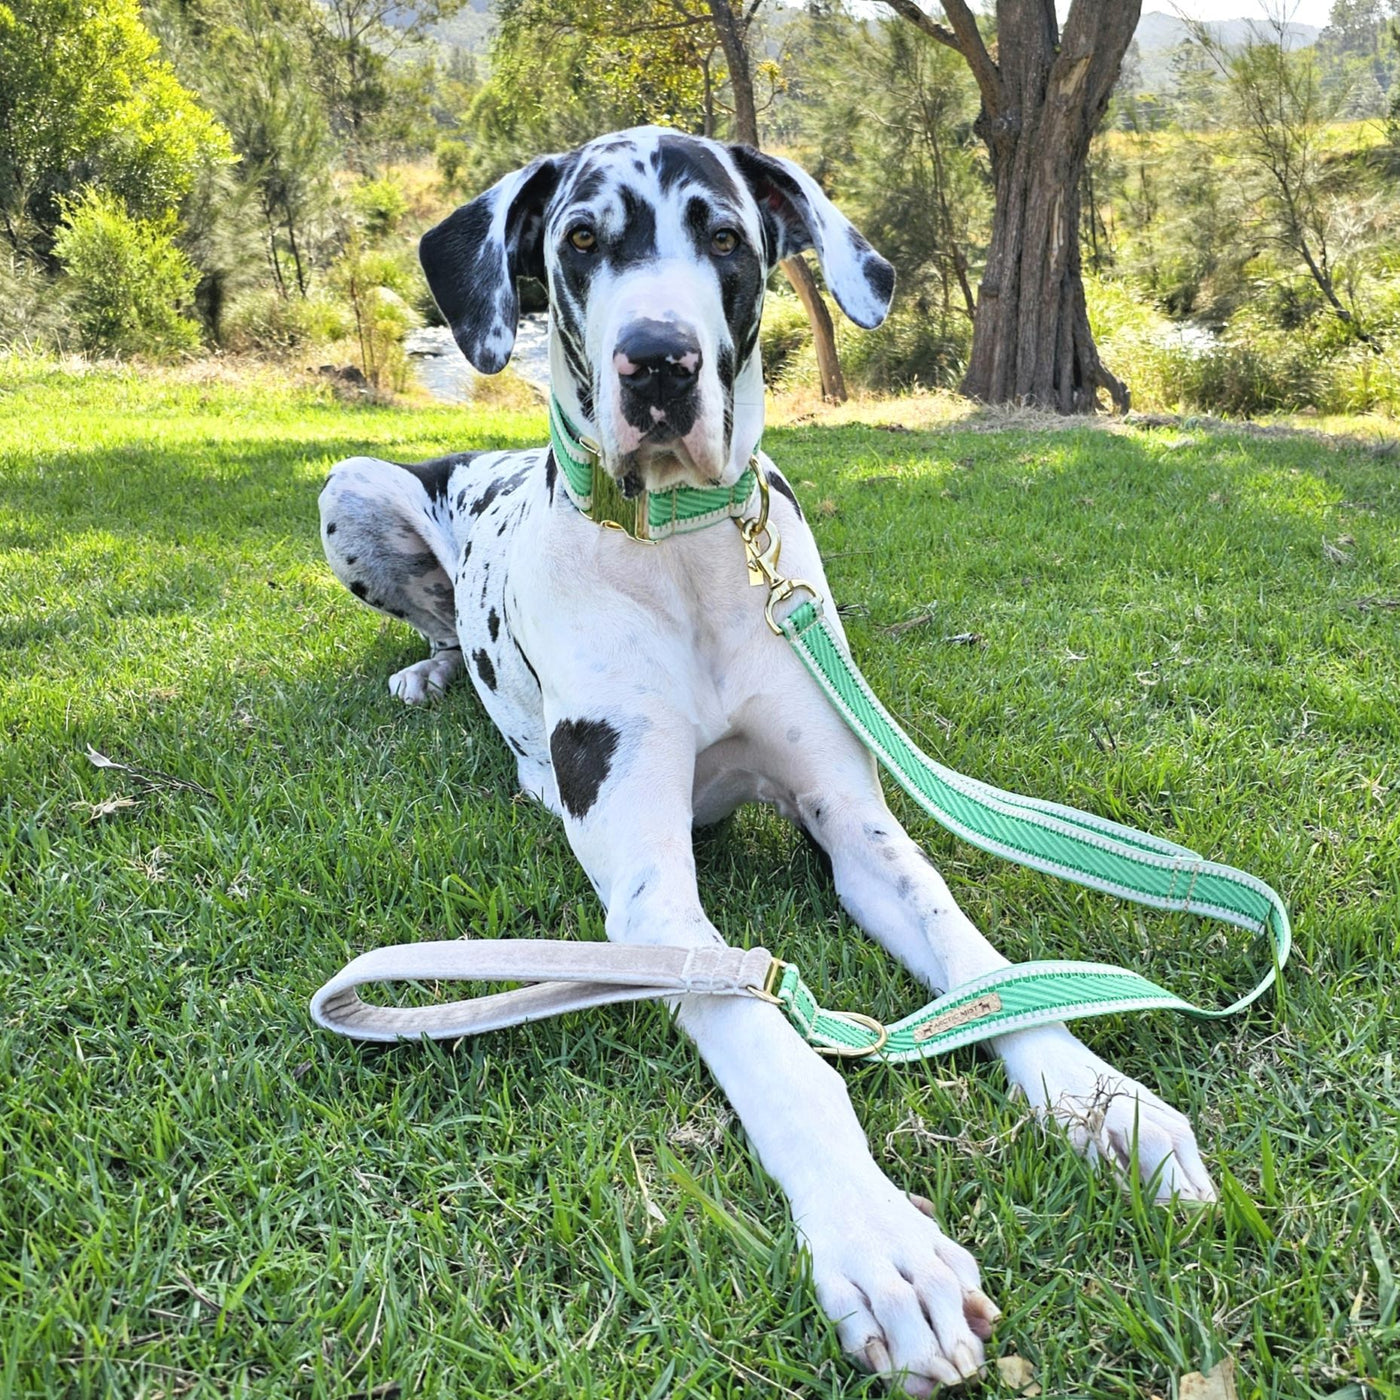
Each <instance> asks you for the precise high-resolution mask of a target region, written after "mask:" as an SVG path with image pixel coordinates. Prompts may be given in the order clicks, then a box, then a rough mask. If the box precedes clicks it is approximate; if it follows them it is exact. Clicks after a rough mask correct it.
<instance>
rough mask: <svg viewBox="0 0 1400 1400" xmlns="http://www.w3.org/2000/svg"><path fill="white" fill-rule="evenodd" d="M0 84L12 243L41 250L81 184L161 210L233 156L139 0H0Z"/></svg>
mask: <svg viewBox="0 0 1400 1400" xmlns="http://www.w3.org/2000/svg"><path fill="white" fill-rule="evenodd" d="M0 94H3V106H4V108H5V109H7V110H8V112H9V113H10V114H12V116H11V118H10V119H6V120H3V121H0V219H3V229H4V233H5V235H6V237H7V238H8V239H9V242H10V244H11V247H12V248H14V249H16V250H18V249H20V248H21V247H33V248H34V249H36V250H37V251H38V252H39V253H40V254H44V255H46V254H47V253H48V251H49V248H50V245H51V242H52V239H53V235H54V232H55V230H56V229H57V227H58V224H59V221H60V219H61V217H62V211H63V207H64V200H65V199H66V198H68V197H70V196H72V195H74V194H76V193H77V192H78V190H79V189H80V188H83V187H87V186H95V187H98V188H101V189H104V190H106V191H108V192H109V193H110V194H112V195H113V196H115V197H117V198H119V199H120V200H121V201H122V202H123V203H124V204H125V206H126V207H127V208H128V209H130V210H131V211H132V213H133V214H134V215H136V216H138V217H141V218H147V219H159V218H161V217H162V216H164V215H165V214H166V213H168V212H170V211H172V210H174V209H176V208H177V207H178V206H179V204H180V202H181V200H183V199H184V197H185V196H186V195H187V194H188V193H189V192H190V190H191V188H192V187H193V185H194V182H195V180H196V178H197V177H198V175H199V173H200V171H201V170H203V169H206V168H207V167H209V166H210V165H213V164H217V163H220V162H226V161H228V160H230V159H231V158H232V153H231V150H230V145H229V138H228V133H227V132H226V131H225V130H224V129H223V128H222V127H221V126H220V125H219V124H218V123H217V122H216V121H215V120H214V118H213V116H211V115H210V113H209V112H208V111H206V110H205V109H204V108H203V107H201V106H200V105H199V103H198V102H197V101H196V100H195V98H194V96H193V95H192V94H191V93H190V92H189V91H188V90H187V89H186V88H185V87H184V86H182V84H181V83H180V82H179V80H178V79H177V78H176V76H175V73H174V71H173V69H172V68H171V67H170V65H169V64H168V63H166V62H165V61H164V60H163V59H162V58H161V57H160V56H159V46H158V44H157V41H156V39H155V37H154V36H153V35H152V34H151V33H150V31H149V30H148V29H146V27H145V26H144V25H143V24H142V21H141V10H140V5H139V3H138V0H0ZM20 114H22V116H23V119H22V120H16V119H13V118H14V117H15V116H18V115H20Z"/></svg>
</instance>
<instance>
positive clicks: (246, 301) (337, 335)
mask: <svg viewBox="0 0 1400 1400" xmlns="http://www.w3.org/2000/svg"><path fill="white" fill-rule="evenodd" d="M222 325H223V343H224V344H225V345H226V346H227V347H228V348H229V349H230V350H235V351H241V352H243V353H249V354H259V353H266V352H268V351H273V352H277V353H285V352H287V351H291V350H300V349H302V348H304V347H306V346H312V345H323V344H327V343H328V342H330V341H333V340H341V339H343V338H344V337H345V336H348V335H350V334H351V333H352V332H353V330H354V327H355V322H354V317H353V316H352V315H351V314H350V311H349V309H348V308H347V307H345V306H343V305H342V304H341V303H340V302H338V301H335V300H333V299H331V298H330V297H327V296H316V295H313V296H309V297H299V296H285V297H284V296H282V295H280V294H279V293H278V292H276V291H275V290H273V289H272V288H271V287H267V288H260V289H258V290H256V291H252V292H246V293H244V294H243V295H241V296H239V297H238V298H236V299H235V301H234V302H233V304H232V305H231V306H230V307H229V308H228V309H227V310H226V311H225V312H224V315H223V321H222Z"/></svg>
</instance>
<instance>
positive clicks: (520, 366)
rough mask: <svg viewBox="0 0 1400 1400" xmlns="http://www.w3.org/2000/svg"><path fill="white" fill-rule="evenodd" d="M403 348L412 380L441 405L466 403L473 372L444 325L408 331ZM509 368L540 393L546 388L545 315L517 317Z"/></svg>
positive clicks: (547, 384)
mask: <svg viewBox="0 0 1400 1400" xmlns="http://www.w3.org/2000/svg"><path fill="white" fill-rule="evenodd" d="M403 347H404V349H405V350H406V351H407V352H408V357H409V361H410V363H411V364H412V366H413V372H414V377H415V378H416V379H417V380H418V382H419V383H420V384H421V385H422V386H423V387H424V388H425V389H426V390H427V391H428V392H429V393H430V394H431V395H432V396H433V397H434V398H435V399H438V400H440V401H441V402H442V403H470V402H471V397H472V384H473V382H474V381H475V379H476V377H477V374H476V371H475V370H474V369H473V368H472V367H471V366H470V365H469V364H468V363H467V361H466V358H465V356H464V355H463V354H462V352H461V351H460V350H459V349H458V348H457V342H456V341H455V340H453V339H452V332H451V331H450V330H448V329H447V327H446V326H424V327H423V328H422V330H416V331H409V333H408V334H407V335H406V336H405V337H404V342H403ZM510 367H511V368H512V369H513V370H514V371H515V372H516V373H517V374H518V375H519V376H520V377H521V378H522V379H524V380H526V381H527V382H528V383H530V384H534V385H536V386H537V387H538V388H540V389H542V390H547V389H548V388H549V313H548V312H545V311H532V312H529V313H527V314H526V315H524V316H522V317H521V318H520V329H519V330H518V331H516V333H515V351H514V353H513V354H512V355H511V358H510Z"/></svg>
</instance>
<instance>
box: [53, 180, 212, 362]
mask: <svg viewBox="0 0 1400 1400" xmlns="http://www.w3.org/2000/svg"><path fill="white" fill-rule="evenodd" d="M176 227H177V226H176V222H175V217H174V215H173V214H167V215H165V216H163V217H161V218H155V219H136V218H133V217H132V216H131V215H130V214H128V213H127V211H126V208H125V206H124V205H123V204H122V203H121V202H120V201H119V200H117V199H115V198H113V197H112V196H111V195H107V194H102V193H100V192H99V191H97V190H93V189H89V190H87V191H86V192H85V193H84V194H82V195H81V196H80V197H79V198H77V199H75V200H71V201H69V202H68V203H67V204H66V205H65V206H64V211H63V222H62V223H61V225H60V226H59V230H58V236H57V237H56V239H55V240H54V253H55V254H56V255H57V257H58V260H59V262H60V263H61V264H62V265H63V269H64V272H65V273H66V274H67V279H66V281H67V291H68V299H69V303H70V305H71V306H72V308H73V317H74V320H75V321H76V323H77V330H78V336H79V340H80V342H81V344H82V347H83V349H84V350H88V351H95V352H99V353H115V354H128V355H152V356H156V357H167V356H172V355H177V354H179V353H180V352H182V351H190V350H194V349H195V348H196V347H197V346H198V345H199V327H198V325H197V324H196V323H195V322H194V321H193V320H191V319H190V318H189V317H188V316H186V315H185V314H184V310H185V308H186V307H187V306H189V305H190V304H191V301H192V299H193V295H194V288H195V283H196V282H198V280H199V273H198V272H197V271H196V270H195V267H194V265H193V263H191V262H190V260H189V258H187V257H186V256H185V254H184V253H182V252H181V251H180V249H179V248H177V247H176V246H175V232H176Z"/></svg>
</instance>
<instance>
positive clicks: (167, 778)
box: [87, 744, 214, 797]
mask: <svg viewBox="0 0 1400 1400" xmlns="http://www.w3.org/2000/svg"><path fill="white" fill-rule="evenodd" d="M87 759H88V762H89V763H90V764H92V766H93V767H94V768H111V769H114V770H115V771H117V772H119V773H130V774H131V776H132V777H133V778H135V779H136V781H137V782H138V783H144V784H145V785H146V787H148V788H177V789H184V790H185V791H187V792H197V793H200V794H201V795H202V796H204V797H213V796H214V794H213V793H212V792H210V791H209V789H208V788H206V787H201V786H200V785H199V784H198V783H192V782H190V781H189V780H188V779H186V778H177V777H176V776H175V775H174V774H173V773H162V772H161V771H160V769H158V768H141V767H139V766H138V765H137V764H134V763H118V762H117V761H116V759H114V758H108V757H107V755H106V754H105V753H98V751H97V750H96V749H95V748H93V746H92V745H91V744H89V745H88V746H87Z"/></svg>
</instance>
